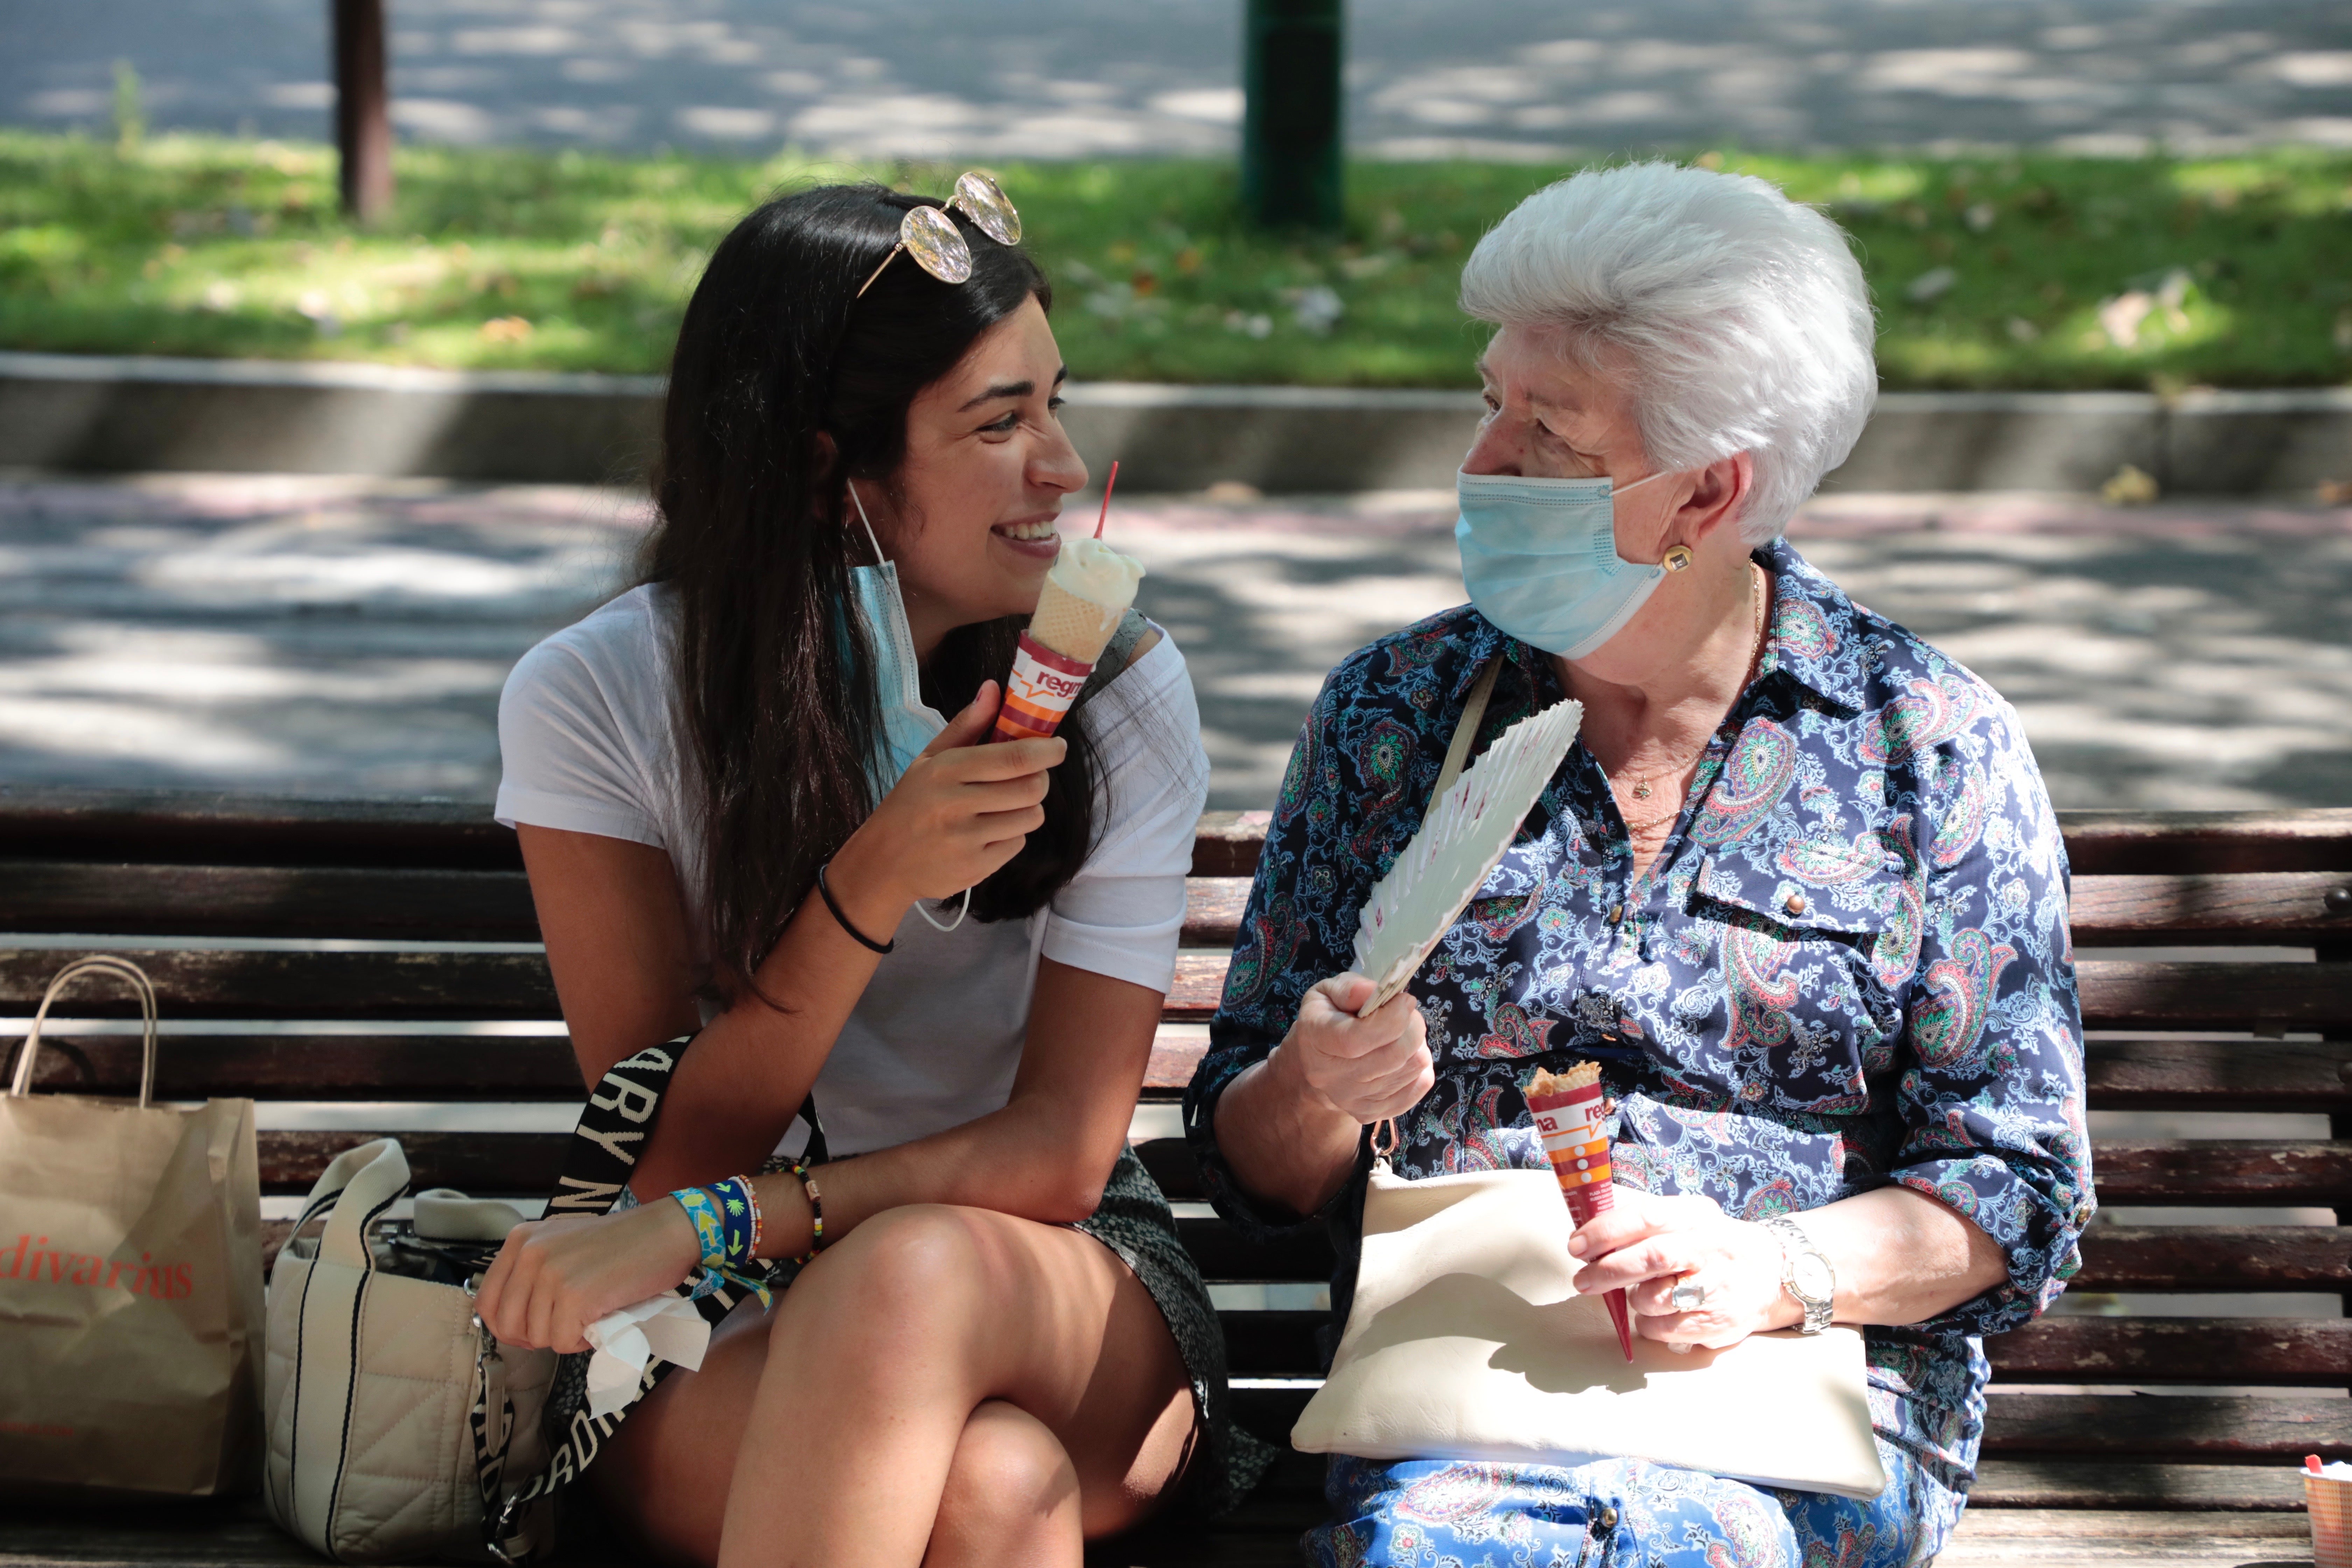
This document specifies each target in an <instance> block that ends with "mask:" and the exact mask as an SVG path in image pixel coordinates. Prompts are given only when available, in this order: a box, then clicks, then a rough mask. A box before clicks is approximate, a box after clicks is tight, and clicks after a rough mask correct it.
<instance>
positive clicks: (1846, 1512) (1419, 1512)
mask: <svg viewBox="0 0 2352 1568" xmlns="http://www.w3.org/2000/svg"><path fill="white" fill-rule="evenodd" d="M1878 1454H1879V1458H1880V1460H1881V1461H1882V1462H1883V1463H1884V1464H1885V1467H1886V1477H1887V1485H1886V1489H1885V1491H1884V1492H1882V1493H1880V1494H1879V1496H1878V1497H1877V1499H1876V1500H1874V1501H1870V1502H1855V1501H1853V1500H1850V1499H1847V1498H1839V1497H1830V1496H1827V1495H1825V1494H1822V1493H1818V1492H1783V1491H1769V1490H1767V1489H1763V1488H1760V1487H1752V1486H1748V1485H1747V1484H1746V1483H1744V1482H1741V1481H1727V1480H1725V1479H1721V1478H1720V1477H1717V1476H1709V1475H1702V1474H1700V1473H1699V1472H1697V1471H1696V1470H1681V1469H1675V1468H1671V1467H1669V1466H1665V1465H1654V1464H1650V1463H1647V1462H1646V1461H1643V1460H1636V1459H1611V1460H1605V1461H1601V1462H1599V1463H1595V1464H1590V1465H1580V1466H1577V1467H1576V1468H1573V1469H1560V1468H1551V1467H1549V1466H1538V1465H1527V1466H1519V1465H1506V1464H1486V1463H1470V1462H1463V1461H1449V1460H1443V1459H1405V1460H1381V1459H1352V1458H1345V1457H1335V1458H1333V1459H1332V1460H1331V1465H1330V1470H1329V1473H1328V1477H1327V1479H1326V1480H1325V1483H1324V1493H1325V1496H1326V1497H1328V1499H1329V1500H1330V1503H1331V1509H1332V1519H1333V1521H1334V1522H1332V1523H1329V1524H1324V1525H1318V1526H1317V1527H1316V1528H1315V1529H1313V1530H1310V1531H1307V1536H1306V1539H1305V1541H1304V1542H1302V1544H1303V1545H1304V1546H1305V1547H1306V1550H1307V1561H1308V1562H1310V1563H1315V1564H1317V1565H1318V1568H1358V1565H1359V1564H1379V1565H1381V1568H1389V1565H1391V1564H1393V1565H1395V1568H1408V1565H1410V1568H1906V1565H1908V1564H1914V1563H1927V1562H1929V1561H1930V1560H1931V1559H1933V1558H1934V1556H1935V1555H1936V1553H1937V1552H1940V1551H1942V1550H1943V1546H1944V1542H1945V1540H1946V1538H1947V1537H1948V1536H1949V1535H1950V1533H1951V1530H1952V1526H1953V1525H1954V1524H1955V1523H1957V1522H1958V1519H1959V1515H1960V1509H1961V1506H1962V1504H1963V1503H1964V1502H1965V1501H1966V1499H1965V1498H1963V1497H1961V1496H1959V1495H1958V1494H1956V1493H1954V1492H1952V1491H1950V1490H1948V1489H1946V1488H1945V1487H1943V1486H1942V1485H1940V1484H1939V1483H1938V1482H1937V1481H1936V1480H1935V1479H1933V1478H1932V1477H1930V1476H1928V1475H1927V1473H1926V1472H1925V1471H1923V1470H1922V1468H1920V1467H1919V1465H1918V1464H1917V1463H1916V1461H1915V1460H1912V1459H1911V1458H1909V1457H1908V1456H1906V1455H1905V1454H1904V1453H1903V1452H1902V1450H1900V1449H1897V1448H1895V1447H1892V1446H1890V1445H1889V1444H1887V1443H1886V1442H1885V1441H1884V1440H1883V1439H1882V1440H1881V1441H1880V1443H1879V1445H1878Z"/></svg>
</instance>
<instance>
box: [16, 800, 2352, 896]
mask: <svg viewBox="0 0 2352 1568" xmlns="http://www.w3.org/2000/svg"><path fill="white" fill-rule="evenodd" d="M1270 820H1271V814H1269V813H1267V812H1263V811H1212V812H1206V813H1203V814H1202V817H1201V821H1200V826H1199V829H1198V831H1197V836H1196V837H1195V838H1194V841H1193V842H1194V849H1193V860H1192V870H1193V873H1194V874H1195V875H1196V876H1202V877H1246V876H1249V875H1250V874H1251V873H1252V872H1253V871H1255V869H1256V868H1257V855H1258V849H1259V847H1260V845H1261V844H1262V843H1263V842H1264V840H1265V829H1266V825H1267V823H1268V822H1269V821H1270ZM2058 826H2059V830H2060V832H2061V833H2063V835H2064V837H2065V842H2066V854H2067V858H2068V861H2069V862H2070V864H2071V865H2072V866H2073V868H2074V874H2075V875H2076V876H2078V877H2095V876H2135V875H2137V876H2177V875H2182V874H2201V873H2214V872H2233V871H2347V870H2352V810H2347V809H2344V808H2340V807H2284V808H2280V807H2273V808H2269V809H2264V810H2259V811H2137V810H2074V811H2062V812H2060V813H2058ZM61 855H70V856H74V857H76V858H95V859H117V860H120V859H140V860H175V861H180V862H183V863H187V864H214V865H254V866H287V865H310V866H363V865H383V866H466V867H484V868H498V867H504V868H512V867H516V866H519V865H520V864H521V860H520V855H519V853H518V852H517V850H516V848H515V841H514V835H513V834H512V833H510V832H509V831H508V830H507V829H505V828H502V827H500V826H498V825H497V824H496V823H495V822H493V821H491V819H490V808H489V806H488V804H487V803H484V802H478V801H477V802H465V801H423V800H413V799H403V800H390V799H363V800H310V799H299V798H289V797H284V796H263V795H226V794H218V793H215V792H212V791H203V790H89V789H65V788H49V787H26V786H25V785H21V784H16V785H6V786H0V857H8V858H36V859H49V858H58V857H59V856H61Z"/></svg>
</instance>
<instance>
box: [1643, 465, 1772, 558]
mask: <svg viewBox="0 0 2352 1568" xmlns="http://www.w3.org/2000/svg"><path fill="white" fill-rule="evenodd" d="M1755 485H1756V459H1755V458H1752V457H1750V456H1749V455H1748V453H1746V452H1739V453H1736V454H1734V455H1733V456H1731V457H1728V458H1721V459H1719V460H1717V461H1716V462H1712V463H1709V464H1707V465H1706V467H1705V468H1692V469H1690V470H1689V471H1687V472H1685V473H1680V474H1675V475H1672V476H1670V477H1667V478H1664V479H1660V480H1659V481H1658V482H1657V484H1656V485H1654V486H1652V487H1650V488H1649V489H1643V490H1638V491H1635V492H1634V493H1633V494H1632V495H1629V496H1626V497H1624V498H1623V499H1622V500H1620V501H1619V502H1618V503H1617V515H1616V534H1617V553H1618V555H1619V557H1620V558H1622V559H1623V560H1626V561H1633V562H1637V563H1641V564H1643V565H1647V564H1649V563H1652V562H1657V561H1664V562H1665V563H1666V565H1667V567H1668V569H1669V570H1673V569H1675V563H1674V562H1673V561H1671V560H1668V559H1667V554H1666V552H1668V551H1669V550H1671V549H1673V548H1674V547H1675V546H1676V545H1680V546H1682V547H1683V548H1684V549H1685V550H1688V551H1689V552H1691V563H1692V564H1694V565H1696V564H1700V563H1706V562H1710V561H1712V560H1713V559H1714V558H1716V557H1717V556H1718V555H1720V556H1723V557H1725V558H1726V559H1731V560H1737V559H1740V558H1744V557H1745V556H1746V555H1747V553H1748V542H1747V541H1746V540H1745V539H1744V538H1742V537H1741V536H1740V531H1739V520H1740V515H1741V513H1742V512H1743V511H1744V510H1746V507H1747V503H1748V496H1749V494H1750V492H1751V491H1753V489H1755ZM1645 503H1647V504H1645Z"/></svg>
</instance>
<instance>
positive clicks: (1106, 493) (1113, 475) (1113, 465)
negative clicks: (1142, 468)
mask: <svg viewBox="0 0 2352 1568" xmlns="http://www.w3.org/2000/svg"><path fill="white" fill-rule="evenodd" d="M1117 483H1118V458H1112V459H1111V460H1110V478H1108V479H1105V480H1104V481H1103V509H1102V515H1101V516H1100V517H1098V518H1097V519H1095V537H1096V538H1097V539H1100V538H1101V537H1102V531H1103V524H1104V523H1107V522H1108V521H1110V490H1111V487H1112V486H1113V485H1115V484H1117Z"/></svg>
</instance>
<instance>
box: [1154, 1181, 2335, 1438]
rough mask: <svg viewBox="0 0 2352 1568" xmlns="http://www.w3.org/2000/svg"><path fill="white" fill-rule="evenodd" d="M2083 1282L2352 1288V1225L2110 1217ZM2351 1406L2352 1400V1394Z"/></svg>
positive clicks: (1293, 1241) (1281, 1249) (1275, 1261)
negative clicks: (2135, 1222) (2145, 1222)
mask: <svg viewBox="0 0 2352 1568" xmlns="http://www.w3.org/2000/svg"><path fill="white" fill-rule="evenodd" d="M1176 1228H1177V1230H1178V1232H1179V1233H1180V1234H1181V1236H1182V1237H1183V1238H1184V1247H1185V1249H1186V1250H1187V1251H1189V1252H1190V1253H1192V1260H1193V1261H1194V1262H1195V1263H1197V1264H1199V1265H1200V1266H1201V1276H1202V1279H1213V1280H1217V1281H1220V1282H1232V1283H1235V1284H1263V1283H1295V1282H1299V1281H1317V1280H1322V1279H1328V1278H1329V1277H1330V1273H1331V1269H1332V1266H1333V1259H1332V1256H1331V1248H1330V1243H1329V1242H1328V1239H1327V1238H1326V1237H1324V1235H1323V1233H1322V1232H1321V1230H1319V1229H1310V1230H1307V1231H1304V1232H1301V1233H1299V1234H1298V1235H1296V1236H1290V1237H1283V1238H1282V1239H1280V1240H1278V1241H1253V1240H1250V1239H1248V1238H1246V1237H1243V1236H1242V1235H1241V1233H1240V1232H1238V1231H1236V1230H1234V1228H1233V1227H1232V1226H1229V1225H1227V1224H1226V1223H1225V1222H1224V1221H1223V1220H1221V1219H1206V1218H1199V1219H1189V1218H1188V1219H1179V1220H1178V1221H1177V1222H1176ZM2071 1288H2072V1289H2074V1290H2077V1291H2082V1290H2164V1291H2182V1292H2198V1291H2213V1290H2228V1291H2261V1290H2303V1291H2329V1290H2336V1291H2342V1290H2352V1226H2231V1227H2226V1228H2225V1227H2222V1226H2111V1225H2099V1226H2092V1227H2091V1229H2090V1231H2089V1232H2088V1233H2087V1234H2085V1235H2084V1237H2083V1268H2082V1272H2081V1273H2079V1274H2077V1275H2076V1276H2075V1277H2074V1281H2073V1284H2072V1287H2071ZM2346 1407H2347V1414H2352V1402H2347V1406H2346Z"/></svg>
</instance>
